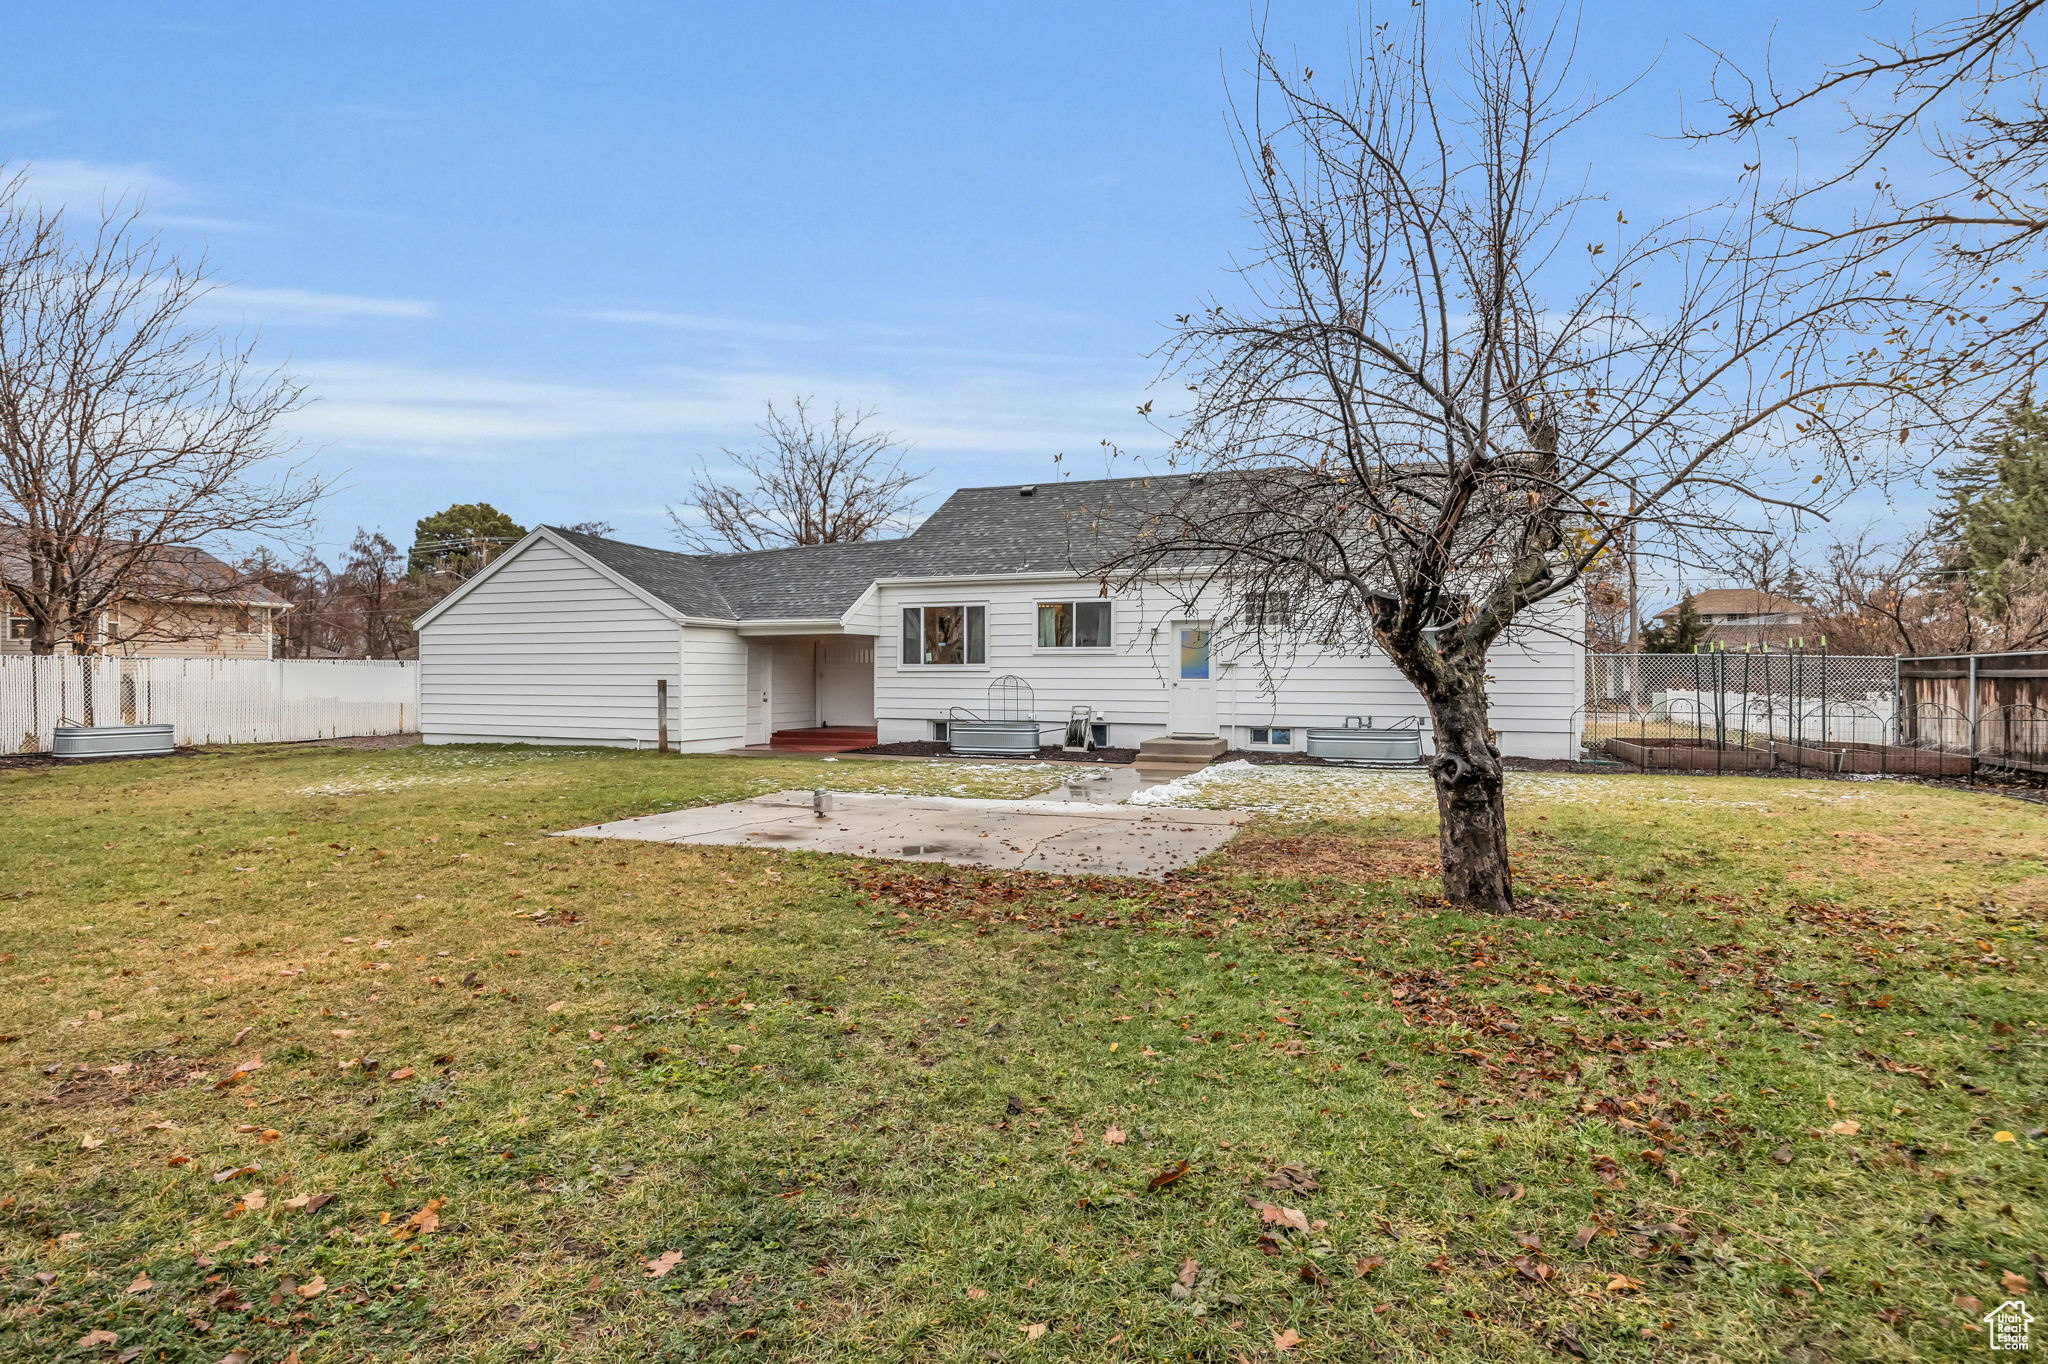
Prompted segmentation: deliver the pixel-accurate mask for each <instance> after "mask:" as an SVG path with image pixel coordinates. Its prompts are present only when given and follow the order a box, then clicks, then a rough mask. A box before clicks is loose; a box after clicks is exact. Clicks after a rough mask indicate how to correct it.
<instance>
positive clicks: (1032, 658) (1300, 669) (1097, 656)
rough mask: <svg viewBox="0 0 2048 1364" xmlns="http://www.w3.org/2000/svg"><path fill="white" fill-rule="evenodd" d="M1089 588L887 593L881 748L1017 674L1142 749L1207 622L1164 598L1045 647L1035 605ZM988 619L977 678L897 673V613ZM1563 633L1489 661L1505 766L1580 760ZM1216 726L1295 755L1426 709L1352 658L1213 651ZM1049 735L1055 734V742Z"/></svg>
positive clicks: (1571, 611)
mask: <svg viewBox="0 0 2048 1364" xmlns="http://www.w3.org/2000/svg"><path fill="white" fill-rule="evenodd" d="M1093 595H1094V592H1093V590H1092V589H1091V588H1090V586H1089V585H1087V584H1077V585H1076V586H1075V587H1073V588H1071V589H1070V588H1062V587H1058V586H1051V585H1047V584H1045V583H1016V582H1002V581H994V580H980V581H977V580H973V579H961V580H959V581H958V582H957V583H956V584H954V585H950V586H940V587H932V586H898V585H887V586H885V587H883V588H882V590H881V592H880V593H879V601H878V603H877V605H878V607H879V610H878V611H877V612H876V616H877V624H878V625H880V626H881V635H880V639H879V641H878V645H879V647H878V649H877V657H876V662H875V714H876V717H877V724H878V727H879V728H880V729H881V739H882V740H883V741H884V742H895V741H901V740H906V739H922V738H927V737H929V729H930V722H931V721H933V720H940V719H945V718H946V716H947V714H948V711H949V710H950V708H952V707H954V706H959V707H962V708H964V709H966V710H971V711H975V712H982V711H984V710H986V708H987V689H988V684H989V683H990V681H992V680H993V679H994V678H997V677H1000V676H1003V675H1006V674H1014V675H1016V676H1019V677H1022V678H1023V679H1024V680H1025V681H1027V682H1029V683H1030V684H1031V686H1032V689H1033V692H1034V696H1033V713H1034V714H1035V715H1037V716H1038V717H1039V718H1040V719H1043V720H1046V721H1048V722H1054V723H1056V722H1060V721H1063V720H1064V719H1065V717H1066V715H1067V712H1068V710H1069V708H1070V707H1073V706H1081V705H1087V706H1092V707H1093V708H1094V709H1095V712H1096V713H1097V714H1098V715H1099V716H1100V717H1102V718H1103V719H1104V720H1106V721H1107V722H1108V723H1109V726H1110V742H1111V743H1113V744H1119V745H1123V744H1135V743H1138V742H1141V741H1142V740H1144V739H1146V738H1151V737H1154V736H1156V735H1159V734H1163V733H1165V731H1166V726H1167V691H1168V675H1167V666H1168V660H1167V658H1166V655H1165V650H1166V648H1167V641H1168V639H1169V636H1170V631H1169V630H1168V628H1167V627H1168V626H1169V625H1170V623H1171V622H1172V621H1174V620H1176V619H1202V618H1203V614H1202V612H1201V611H1200V610H1199V609H1196V610H1189V609H1187V608H1186V607H1184V606H1182V605H1181V604H1180V603H1179V602H1177V601H1176V600H1174V599H1173V598H1172V597H1170V596H1169V595H1168V594H1167V593H1165V592H1164V591H1162V590H1161V589H1158V588H1156V587H1155V588H1152V589H1150V590H1149V591H1139V592H1135V593H1127V594H1121V595H1119V596H1118V597H1117V598H1116V599H1115V614H1114V619H1113V633H1114V640H1115V647H1114V648H1112V649H1109V650H1103V651H1097V650H1086V651H1082V650H1047V649H1040V648H1038V647H1037V604H1038V603H1039V602H1041V601H1057V600H1070V599H1082V598H1087V597H1090V596H1093ZM977 604H978V605H983V606H986V607H987V608H988V662H987V664H986V666H981V667H932V666H926V665H917V664H912V665H909V666H905V665H903V664H902V663H901V662H900V661H899V655H900V652H901V646H900V618H901V608H903V607H905V606H920V605H926V606H937V605H977ZM1552 619H1554V620H1555V622H1556V623H1557V625H1558V626H1559V627H1560V628H1559V629H1558V630H1557V632H1556V633H1542V632H1539V631H1536V630H1530V629H1525V630H1523V631H1520V632H1518V634H1517V636H1516V637H1514V638H1513V639H1511V640H1506V641H1503V642H1502V643H1501V645H1499V646H1498V647H1497V648H1496V649H1495V650H1494V653H1493V657H1492V659H1491V660H1490V668H1491V673H1492V676H1493V679H1494V680H1493V682H1492V684H1491V687H1490V691H1491V696H1492V719H1493V725H1494V728H1495V730H1496V731H1497V732H1498V733H1499V735H1500V742H1501V748H1502V750H1503V751H1504V752H1507V753H1510V754H1513V755H1516V756H1522V757H1569V756H1572V755H1573V754H1575V753H1576V751H1577V750H1576V742H1575V736H1574V734H1573V724H1574V715H1575V712H1576V711H1577V708H1578V705H1579V688H1580V672H1581V664H1580V651H1579V645H1578V644H1577V643H1576V642H1574V641H1573V639H1572V638H1571V636H1572V635H1573V633H1574V632H1575V628H1576V621H1577V611H1576V608H1565V607H1560V608H1558V609H1557V610H1556V611H1555V612H1553V614H1552ZM1216 657H1217V663H1218V667H1217V669H1216V711H1217V723H1218V727H1219V729H1220V730H1221V731H1222V733H1223V734H1224V736H1225V737H1226V738H1228V739H1230V740H1231V741H1232V743H1233V744H1242V743H1244V742H1246V741H1247V739H1248V736H1247V734H1246V732H1245V731H1246V730H1247V729H1248V728H1249V727H1250V726H1253V725H1276V724H1278V725H1287V726H1290V727H1292V728H1294V729H1295V730H1296V731H1297V732H1296V734H1295V738H1294V742H1295V745H1296V746H1297V747H1299V746H1300V745H1301V743H1302V736H1301V734H1300V733H1299V731H1300V730H1302V729H1305V728H1308V727H1311V726H1323V725H1341V724H1343V723H1344V721H1345V719H1346V718H1347V717H1349V716H1353V715H1369V716H1373V717H1375V718H1378V719H1382V720H1386V719H1398V718H1405V717H1410V716H1414V717H1421V718H1423V719H1424V721H1425V729H1426V728H1427V708H1426V707H1425V706H1424V704H1423V701H1422V698H1421V696H1420V695H1419V694H1418V693H1417V692H1416V691H1415V689H1414V688H1413V687H1412V686H1410V685H1409V684H1408V681H1407V679H1405V678H1403V677H1402V676H1401V675H1400V673H1399V671H1398V670H1396V669H1395V668H1394V666H1393V665H1392V664H1391V663H1389V662H1388V661H1387V660H1386V659H1385V658H1384V657H1382V656H1379V655H1377V654H1375V655H1372V656H1368V657H1346V656H1342V655H1338V654H1334V653H1330V652H1327V651H1325V650H1322V649H1320V648H1317V647H1313V646H1309V647H1304V648H1301V649H1299V650H1297V651H1296V652H1294V653H1293V654H1292V656H1290V657H1277V656H1274V657H1267V658H1264V659H1261V658H1258V657H1254V656H1251V655H1249V654H1235V655H1234V654H1233V653H1232V651H1231V650H1230V649H1229V648H1228V646H1227V644H1224V643H1222V642H1219V645H1218V649H1217V654H1216ZM1050 732H1051V731H1050V730H1048V733H1050Z"/></svg>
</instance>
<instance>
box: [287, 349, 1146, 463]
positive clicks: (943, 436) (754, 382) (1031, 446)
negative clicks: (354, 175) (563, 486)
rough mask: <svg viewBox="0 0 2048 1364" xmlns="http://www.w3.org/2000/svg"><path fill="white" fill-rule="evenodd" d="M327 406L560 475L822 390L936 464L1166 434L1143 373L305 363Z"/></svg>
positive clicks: (438, 448) (396, 434)
mask: <svg viewBox="0 0 2048 1364" xmlns="http://www.w3.org/2000/svg"><path fill="white" fill-rule="evenodd" d="M295 369H296V370H297V371H298V372H299V373H300V375H301V377H303V378H304V379H305V380H307V382H308V383H309V385H310V387H311V392H312V394H313V395H314V397H315V398H316V401H315V402H314V403H313V404H312V405H311V406H309V407H308V408H307V409H306V410H305V411H304V412H303V413H301V414H300V416H299V418H298V421H299V424H300V429H301V434H303V435H304V436H305V437H306V438H307V439H309V440H312V441H315V442H318V443H321V444H324V445H327V446H328V447H330V448H331V449H333V450H335V451H336V452H337V454H339V455H340V456H341V457H343V458H346V457H348V456H349V455H350V454H352V453H354V454H372V453H381V454H404V455H407V456H412V457H418V456H427V457H432V458H441V459H447V460H450V461H455V462H463V463H467V462H477V461H482V462H504V461H515V462H519V463H529V462H533V463H534V467H535V470H536V473H539V474H552V475H553V476H561V475H562V474H564V473H569V472H573V471H576V470H578V469H582V468H586V467H587V465H588V462H589V461H590V460H592V459H602V460H603V461H605V462H607V463H612V464H619V463H623V464H627V465H633V464H638V463H641V462H643V461H649V460H654V459H659V460H660V461H662V462H672V461H674V460H677V459H693V458H694V457H695V456H696V455H697V454H699V453H706V452H710V451H713V450H715V449H716V448H717V447H719V446H720V445H727V444H732V443H734V442H736V441H745V440H747V439H748V438H749V437H750V435H751V433H752V428H753V425H754V423H755V422H757V421H758V420H759V419H760V416H761V410H762V403H763V401H764V400H766V399H771V398H772V399H776V400H786V399H788V398H790V397H793V396H795V395H797V394H806V395H815V396H816V397H817V399H818V401H819V402H821V403H831V402H833V401H835V400H836V401H841V402H845V403H848V404H849V405H852V404H858V405H860V406H862V407H872V408H874V409H876V411H877V413H878V417H877V420H878V422H879V423H880V424H881V425H882V426H884V427H886V428H888V429H889V430H892V431H894V432H896V433H897V434H898V435H899V436H901V437H902V438H904V439H905V440H907V441H909V442H910V443H911V444H912V446H913V447H914V451H915V453H914V455H913V460H914V461H916V462H922V463H944V464H948V465H952V464H956V463H959V462H963V461H964V462H972V461H975V460H978V459H982V458H1005V459H1007V458H1013V457H1014V458H1029V459H1032V460H1035V461H1049V460H1050V459H1051V457H1052V455H1053V454H1054V453H1056V452H1060V451H1066V452H1068V454H1069V456H1070V458H1072V459H1077V460H1078V462H1079V463H1080V466H1081V467H1082V468H1083V469H1086V470H1092V469H1093V467H1094V464H1095V463H1096V462H1099V455H1098V451H1099V446H1098V442H1099V440H1100V439H1101V438H1102V437H1105V436H1107V437H1111V438H1115V439H1119V440H1126V441H1130V442H1132V443H1134V444H1136V445H1139V446H1146V445H1150V444H1152V443H1153V442H1152V440H1151V439H1150V435H1149V433H1148V432H1147V431H1146V429H1145V428H1144V427H1143V425H1142V423H1141V422H1140V421H1139V420H1138V419H1137V417H1136V414H1135V408H1136V406H1137V404H1138V403H1139V402H1140V401H1142V400H1143V396H1144V395H1143V392H1142V389H1143V380H1142V378H1140V377H1138V375H1137V372H1136V371H1134V372H1133V376H1132V380H1131V383H1130V385H1129V386H1128V387H1125V386H1121V385H1116V384H1113V383H1107V382H1103V381H1102V380H1101V379H1100V378H1098V377H1095V376H1092V375H1091V376H1086V377H1080V378H1076V377H1074V376H1071V375H1053V374H1043V373H1035V372H1030V371H1016V370H986V369H977V370H962V371H956V372H951V373H943V372H934V373H928V374H925V375H922V376H902V375H898V376H888V377H885V376H881V375H873V374H868V375H862V374H849V373H834V372H829V371H823V370H820V371H804V370H795V369H775V368H767V367H760V368H742V369H729V370H717V369H699V368H687V367H680V366H664V367H651V368H647V369H643V370H641V371H638V372H636V373H635V374H634V375H632V376H631V377H630V378H626V379H619V380H609V381H602V382H599V381H584V382H579V381H562V380H549V379H545V378H535V377H532V376H526V375H513V374H503V373H492V372H487V371H478V370H447V369H431V368H423V367H419V366H410V365H403V366H402V365H393V364H386V363H383V362H378V361H364V360H345V361H328V362H322V361H317V360H311V361H302V362H300V363H299V364H297V365H296V366H295Z"/></svg>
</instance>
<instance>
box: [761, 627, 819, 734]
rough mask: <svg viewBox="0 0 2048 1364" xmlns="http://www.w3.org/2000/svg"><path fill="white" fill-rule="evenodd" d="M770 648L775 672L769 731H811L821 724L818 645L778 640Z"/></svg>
mask: <svg viewBox="0 0 2048 1364" xmlns="http://www.w3.org/2000/svg"><path fill="white" fill-rule="evenodd" d="M769 647H770V649H771V650H772V658H773V661H772V663H771V665H770V666H771V667H772V668H773V669H774V681H773V684H772V690H771V691H770V693H769V706H770V715H771V717H772V718H773V720H774V723H773V724H772V725H771V726H770V729H771V730H774V729H809V728H810V727H811V726H812V725H815V724H817V723H818V657H817V646H816V645H814V644H813V643H812V642H811V641H810V640H808V639H778V640H776V641H775V642H774V643H773V644H772V645H770V646H769Z"/></svg>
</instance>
